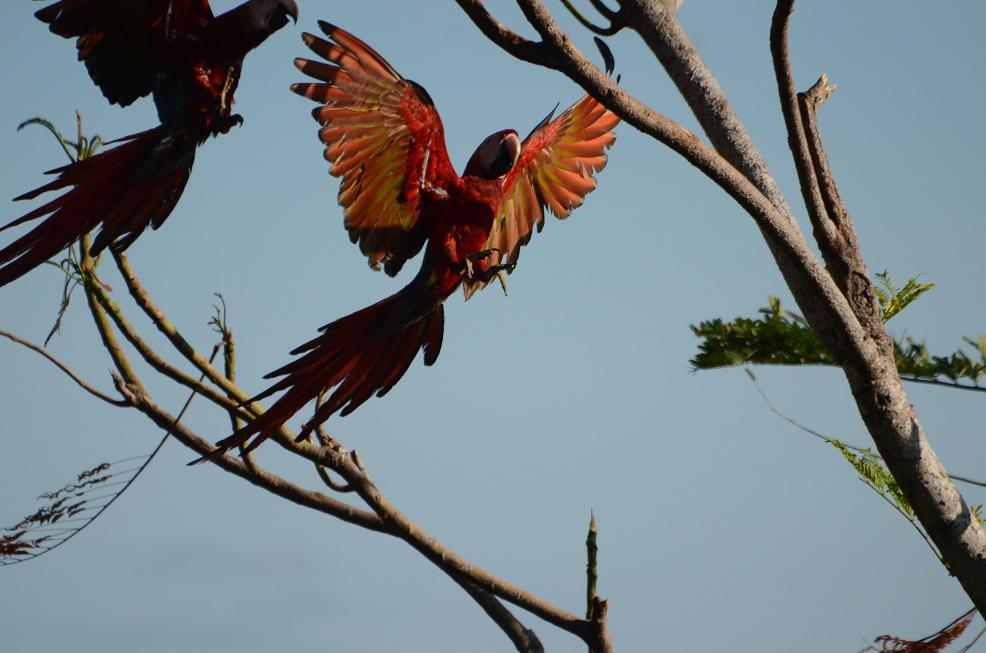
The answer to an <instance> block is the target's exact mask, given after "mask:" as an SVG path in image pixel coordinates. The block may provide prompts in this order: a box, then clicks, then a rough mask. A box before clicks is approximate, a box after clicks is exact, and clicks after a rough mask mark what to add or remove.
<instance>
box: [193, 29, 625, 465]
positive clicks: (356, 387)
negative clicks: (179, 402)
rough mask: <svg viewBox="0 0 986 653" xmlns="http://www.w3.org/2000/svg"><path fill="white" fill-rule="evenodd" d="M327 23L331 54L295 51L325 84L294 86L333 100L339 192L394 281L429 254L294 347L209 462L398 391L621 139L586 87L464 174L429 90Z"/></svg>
mask: <svg viewBox="0 0 986 653" xmlns="http://www.w3.org/2000/svg"><path fill="white" fill-rule="evenodd" d="M319 26H320V27H321V29H322V31H323V32H324V33H325V35H326V36H327V37H328V38H329V39H330V40H329V41H326V40H324V39H321V38H319V37H316V36H313V35H311V34H307V33H306V34H304V35H303V36H302V38H303V40H304V42H305V43H306V44H307V45H308V47H309V48H310V49H311V50H312V51H313V52H314V53H315V54H317V55H319V57H321V58H322V59H323V60H324V61H317V60H308V59H296V60H295V64H296V66H297V67H298V68H299V69H300V70H301V71H302V72H303V73H305V74H307V75H309V76H310V77H312V78H314V79H315V80H318V81H317V82H313V83H302V84H294V85H293V86H292V87H291V88H292V90H293V91H294V92H295V93H298V94H299V95H302V96H304V97H306V98H309V99H311V100H315V101H316V102H319V103H320V104H321V106H319V107H318V108H316V109H315V110H314V111H313V115H314V117H315V119H316V120H317V121H318V122H319V123H320V124H321V125H322V128H321V130H320V131H319V138H320V139H321V141H322V143H324V144H325V158H326V159H327V160H328V162H329V164H330V168H329V172H330V173H331V174H332V175H333V176H335V177H340V178H341V184H340V188H339V197H338V200H339V204H340V205H341V206H342V207H343V212H344V216H345V226H346V229H347V230H348V231H349V237H350V240H351V241H352V242H353V243H357V244H358V245H359V248H360V250H361V251H362V253H363V254H364V255H365V256H366V257H367V258H368V260H369V263H370V266H371V267H373V268H379V267H380V266H381V265H382V266H383V269H384V270H385V271H386V273H387V274H389V275H391V276H394V275H396V274H397V273H398V272H399V271H400V269H401V267H402V266H403V265H404V263H405V262H406V261H407V260H408V259H410V258H412V257H414V256H415V255H417V254H418V252H419V251H420V250H421V249H422V248H424V250H425V253H424V257H423V260H422V262H421V268H420V270H419V271H418V273H417V275H416V276H415V277H414V279H413V280H412V281H411V282H410V283H409V284H408V285H407V286H405V287H404V288H403V289H402V290H400V291H399V292H397V293H396V294H394V295H391V296H390V297H388V298H386V299H384V300H382V301H379V302H377V303H376V304H373V305H372V306H369V307H367V308H364V309H362V310H360V311H357V312H356V313H353V314H352V315H348V316H346V317H343V318H341V319H339V320H336V321H335V322H332V323H331V324H328V325H326V326H324V327H322V328H321V329H320V331H321V332H322V333H321V335H320V336H318V337H316V338H315V339H313V340H311V341H309V342H307V343H305V344H303V345H301V346H300V347H298V348H297V349H295V350H294V351H292V352H291V353H292V354H293V355H298V354H303V355H302V356H301V358H298V359H296V360H294V361H293V362H291V363H288V364H287V365H285V366H284V367H281V368H280V369H277V370H274V371H273V372H271V373H270V374H268V375H267V376H266V377H265V378H273V377H280V376H283V377H284V378H282V379H281V380H279V381H277V382H276V383H274V384H273V385H271V386H270V387H269V388H267V389H266V390H264V391H263V392H261V393H260V394H259V395H257V396H256V397H254V399H253V400H254V401H255V400H260V399H263V398H265V397H268V396H270V395H272V394H273V393H276V392H278V391H281V390H287V392H285V393H284V394H283V395H282V396H281V397H280V398H279V399H278V400H277V401H276V402H275V403H274V404H273V405H272V406H271V407H270V409H269V410H267V412H265V413H264V414H263V415H261V416H259V417H257V418H256V419H254V420H252V421H251V422H249V423H248V424H246V425H245V426H243V428H241V429H239V430H238V431H236V432H235V433H234V434H233V435H231V436H229V437H227V438H225V439H223V440H221V441H219V442H217V443H216V447H217V448H216V449H215V451H214V452H213V453H212V454H211V455H210V456H208V457H207V458H214V457H217V456H220V455H222V454H223V453H225V452H226V451H228V450H229V449H231V448H233V447H239V446H244V445H245V450H251V449H253V448H255V447H257V446H258V445H259V444H260V443H261V442H263V441H264V440H265V439H266V438H268V437H269V436H270V435H271V434H272V433H273V432H274V431H276V430H277V429H278V428H279V427H280V426H281V425H282V424H284V422H285V421H287V419H288V418H290V417H291V416H292V415H293V414H295V413H296V412H298V411H299V410H300V409H301V408H302V407H303V406H304V405H305V404H307V403H308V402H310V401H312V400H313V399H315V398H316V397H317V396H319V395H320V394H322V393H323V392H325V391H327V390H328V389H330V388H332V387H333V386H338V387H336V389H335V391H334V392H333V393H332V394H331V396H329V397H328V399H327V400H326V401H325V402H324V403H322V404H321V405H320V406H319V408H318V409H317V411H316V413H315V415H314V416H313V417H312V419H311V420H309V421H308V422H307V424H306V425H305V426H304V427H303V429H302V431H301V435H300V436H299V439H304V438H306V437H307V436H308V434H309V433H310V432H311V430H312V429H313V428H315V427H316V426H317V425H318V424H321V423H322V422H324V421H325V420H326V419H328V418H329V416H331V415H332V414H333V413H335V412H336V411H340V410H341V414H342V415H346V414H349V413H351V412H353V411H354V410H355V409H356V408H357V407H358V406H360V405H361V404H362V403H363V402H365V401H366V400H367V399H369V397H370V396H371V395H372V394H374V393H376V395H377V396H378V397H380V396H383V395H384V394H386V393H387V392H388V391H389V390H390V389H391V388H392V387H393V386H394V384H395V383H397V381H398V380H400V378H401V377H402V376H403V375H404V372H405V371H407V369H408V367H409V366H410V364H411V362H412V361H413V360H414V358H415V356H416V355H417V353H418V351H420V350H424V364H425V365H432V364H433V363H434V362H435V360H436V359H437V358H438V353H439V351H440V350H441V347H442V333H443V330H444V322H445V314H444V309H443V302H444V301H445V300H446V299H447V298H448V297H449V296H450V295H451V294H452V293H453V292H454V291H455V290H456V289H457V288H458V287H459V286H460V285H462V286H463V288H464V291H465V295H466V299H468V298H469V296H471V295H472V294H473V293H474V292H476V291H477V290H479V289H480V288H482V287H484V286H485V285H486V284H487V283H489V282H490V281H491V280H492V279H493V278H495V277H497V276H499V277H500V280H501V282H502V281H503V273H504V271H509V270H512V268H513V266H514V265H515V264H516V262H517V256H518V255H519V253H520V248H521V246H522V245H525V244H527V242H528V241H529V240H530V238H531V232H532V230H533V229H534V228H535V227H537V229H538V231H540V230H541V227H542V226H543V225H544V209H545V208H547V209H548V210H549V211H550V212H551V213H553V214H554V215H555V216H557V217H559V218H565V217H567V216H568V215H569V214H570V213H571V211H572V210H573V209H575V208H577V207H578V206H580V205H581V204H582V201H583V198H584V197H585V196H586V194H588V193H589V192H590V191H591V190H593V189H594V188H595V186H596V182H595V180H594V178H593V174H594V173H596V172H598V171H600V170H602V168H603V167H604V166H605V165H606V150H607V149H608V148H609V147H610V146H611V145H612V144H613V142H614V140H615V138H616V137H615V136H614V134H613V133H612V130H613V128H614V127H615V126H616V125H617V123H618V122H619V118H617V117H616V115H614V114H613V113H611V112H610V111H608V110H607V109H606V108H605V107H604V106H603V105H602V104H600V103H599V102H598V101H597V100H595V99H593V98H592V97H591V96H588V95H587V96H585V97H583V98H582V99H581V100H579V101H578V102H577V103H575V105H574V106H572V107H571V108H570V109H568V110H567V111H565V112H564V113H562V114H561V115H560V116H558V118H556V119H554V120H551V117H552V116H551V114H549V115H548V117H547V118H545V119H544V120H543V121H541V123H540V124H539V125H537V127H535V128H534V130H533V131H532V132H531V134H530V135H529V136H528V137H527V138H526V139H524V141H523V142H521V140H520V138H519V137H518V136H517V132H516V131H514V130H512V129H506V130H503V131H498V132H496V133H494V134H492V135H491V136H489V137H487V138H486V139H485V140H484V141H483V142H482V143H480V145H479V147H478V148H477V149H476V151H475V152H474V153H473V155H472V156H471V157H470V159H469V161H468V163H466V167H465V169H464V170H463V173H462V176H461V177H460V176H459V175H457V174H456V173H455V170H454V169H453V167H452V164H451V162H450V161H449V157H448V154H447V152H446V150H445V137H444V133H443V129H442V122H441V120H440V119H439V116H438V112H437V110H436V109H435V105H434V103H433V102H432V100H431V98H430V97H429V96H428V93H427V92H426V91H425V90H424V88H422V87H421V86H420V85H418V84H417V83H415V82H413V81H411V80H407V79H404V78H403V77H401V76H400V74H398V73H397V71H396V70H394V68H393V67H391V65H390V64H388V63H387V61H385V60H384V58H383V57H381V56H380V55H379V54H377V53H376V52H375V51H374V50H373V49H372V48H370V47H369V46H368V45H366V44H365V43H363V42H362V41H360V40H359V39H358V38H356V37H355V36H353V35H352V34H349V33H347V32H345V31H343V30H341V29H339V28H338V27H335V26H333V25H330V24H328V23H325V22H320V23H319ZM553 113H554V112H552V114H553ZM505 290H506V286H505V285H504V291H505ZM252 436H255V437H253V441H252V442H250V443H249V444H248V445H247V444H246V443H247V441H248V440H249V439H250V438H251V437H252Z"/></svg>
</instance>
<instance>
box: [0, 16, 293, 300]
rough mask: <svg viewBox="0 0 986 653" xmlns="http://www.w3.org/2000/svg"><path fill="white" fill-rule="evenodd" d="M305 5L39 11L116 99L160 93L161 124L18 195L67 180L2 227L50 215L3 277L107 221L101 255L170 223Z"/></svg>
mask: <svg viewBox="0 0 986 653" xmlns="http://www.w3.org/2000/svg"><path fill="white" fill-rule="evenodd" d="M297 13H298V9H297V6H296V5H295V3H294V0H248V1H247V2H245V3H243V4H242V5H240V6H238V7H236V8H234V9H231V10H230V11H228V12H226V13H224V14H222V15H220V16H218V17H215V16H213V14H212V10H211V8H210V7H209V3H208V0H144V1H142V2H137V1H134V0H59V1H58V2H55V3H53V4H51V5H49V6H47V7H45V8H43V9H41V10H39V11H38V12H37V13H36V14H35V16H37V18H38V19H39V20H41V21H42V22H44V23H46V24H48V25H49V28H50V30H51V31H52V32H53V33H55V34H57V35H59V36H62V37H64V38H74V39H76V46H77V48H78V51H79V59H80V60H81V61H83V62H84V63H85V65H86V68H87V70H88V71H89V75H90V77H91V78H92V80H93V82H94V83H95V84H96V85H97V86H98V87H99V88H100V90H101V91H102V92H103V95H104V96H106V99H107V100H109V101H110V102H111V103H113V104H119V105H120V106H126V105H128V104H130V103H132V102H134V101H135V100H136V99H138V98H140V97H143V96H145V95H148V94H153V97H154V103H155V106H156V107H157V112H158V118H159V119H160V120H161V125H160V126H159V127H157V128H155V129H150V130H148V131H144V132H141V133H139V134H132V135H130V136H126V137H124V138H121V139H119V140H118V141H116V142H115V143H116V144H115V146H114V147H112V148H111V149H108V150H105V151H103V152H101V153H99V154H96V155H94V156H92V157H90V158H88V159H85V160H83V161H78V162H75V163H71V164H69V165H67V166H64V167H61V168H57V169H55V170H52V171H50V174H57V175H58V177H57V178H56V179H55V180H54V181H52V182H50V183H48V184H45V185H43V186H41V187H39V188H37V189H35V190H33V191H31V192H28V193H25V194H23V195H21V196H20V197H17V198H15V199H18V200H22V199H33V198H35V197H37V196H38V195H40V194H42V193H46V192H49V191H55V190H63V189H68V190H65V192H64V193H63V194H62V195H61V196H59V197H57V198H55V199H54V200H51V201H50V202H48V203H46V204H44V205H42V206H40V207H38V208H37V209H34V210H33V211H30V212H28V213H27V214H25V215H23V216H21V217H20V218H18V219H16V220H14V221H13V222H10V223H9V224H7V225H5V226H4V227H2V228H0V231H3V230H4V229H9V228H11V227H14V226H16V225H19V224H22V223H24V222H27V221H30V220H34V219H37V218H42V217H43V218H44V220H43V221H42V222H41V223H40V224H38V225H37V226H36V227H34V228H33V229H32V230H31V231H29V232H28V233H26V234H24V235H23V236H21V237H19V238H17V239H16V240H15V241H14V242H12V243H10V244H9V245H7V246H5V247H4V248H3V249H0V286H2V285H4V284H7V283H10V282H11V281H13V280H15V279H17V278H19V277H20V276H22V275H23V274H25V273H27V272H28V271H30V270H32V269H34V268H35V267H37V266H38V265H40V264H42V263H43V262H45V261H46V260H48V259H49V258H51V257H52V256H55V255H56V254H57V253H58V252H59V251H61V250H62V249H64V248H65V247H67V246H68V245H70V244H72V243H73V242H74V241H75V240H77V239H78V238H80V237H81V236H82V235H84V234H86V233H88V232H90V231H92V230H93V229H95V228H96V227H98V226H100V225H102V228H101V229H100V232H99V234H98V236H97V237H96V239H95V241H94V245H93V253H94V254H95V253H98V252H99V251H101V250H102V249H104V248H105V247H106V246H108V245H110V244H111V243H116V244H117V245H118V246H119V247H121V248H126V247H127V246H128V245H130V244H131V243H132V242H133V241H134V240H135V239H136V238H137V237H138V236H140V234H141V233H142V232H143V231H144V229H146V228H147V227H148V226H151V227H152V228H155V229H156V228H157V227H159V226H161V224H162V223H163V222H164V221H165V219H167V217H168V216H169V215H170V214H171V212H172V210H174V207H175V204H176V203H177V202H178V199H179V198H180V197H181V193H182V191H183V190H184V188H185V183H186V182H187V181H188V177H189V175H190V174H191V170H192V163H193V162H194V160H195V149H196V148H197V147H198V146H199V145H200V144H202V143H203V142H204V141H205V140H206V139H208V138H209V137H210V136H215V135H218V134H221V133H226V132H228V131H229V130H230V129H231V128H232V127H233V126H234V125H236V124H238V123H240V122H242V118H240V117H239V116H237V115H233V114H232V112H231V108H232V104H233V94H234V92H235V91H236V86H237V84H238V83H239V78H240V73H241V70H242V66H243V58H244V57H245V56H246V54H247V53H248V52H249V51H250V50H252V49H253V48H255V47H257V46H258V45H260V44H261V43H262V42H263V41H264V40H265V39H266V38H267V37H268V36H270V34H272V33H274V32H275V31H277V30H278V29H280V28H281V27H283V26H284V24H286V22H287V18H288V16H293V17H295V18H297ZM45 216H47V217H45Z"/></svg>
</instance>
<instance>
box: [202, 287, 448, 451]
mask: <svg viewBox="0 0 986 653" xmlns="http://www.w3.org/2000/svg"><path fill="white" fill-rule="evenodd" d="M422 290H423V289H422V287H421V285H420V284H419V283H418V282H417V280H415V281H412V282H411V284H410V285H408V286H407V287H405V288H404V289H403V290H401V291H400V292H398V293H397V294H395V295H391V296H390V297H388V298H386V299H384V300H382V301H380V302H377V303H376V304H373V305H372V306H368V307H366V308H364V309H362V310H360V311H357V312H355V313H353V314H352V315H347V316H346V317H344V318H341V319H339V320H336V321H335V322H332V323H331V324H328V325H326V326H324V327H322V328H321V329H320V330H321V331H322V334H321V335H319V336H318V337H317V338H314V339H313V340H310V341H309V342H306V343H305V344H303V345H301V346H300V347H298V348H296V349H295V350H294V351H292V352H291V353H292V354H303V355H302V356H301V358H298V359H297V360H294V361H292V362H291V363H288V364H287V365H285V366H283V367H281V368H279V369H277V370H275V371H273V372H271V373H270V374H268V375H267V376H266V377H265V378H273V377H279V376H281V377H284V378H282V379H280V380H279V381H278V382H276V383H274V384H273V385H272V386H270V387H269V388H267V389H266V390H264V391H263V392H261V393H260V394H258V395H257V396H255V397H253V398H252V399H250V402H253V401H258V400H260V399H264V398H266V397H269V396H270V395H272V394H274V393H276V392H279V391H281V390H287V392H285V393H284V395H283V396H281V397H280V398H279V399H278V400H277V401H275V402H274V404H273V405H272V406H271V407H270V408H269V409H268V410H267V412H265V413H264V414H263V415H261V416H260V417H258V418H256V419H254V420H253V421H251V422H250V423H249V424H247V425H246V426H244V427H243V428H241V429H240V430H238V431H237V432H236V433H233V434H232V435H231V436H229V437H227V438H225V439H223V440H220V441H219V442H217V443H216V450H215V451H214V452H212V453H211V454H210V455H209V456H207V457H206V458H201V459H199V460H197V461H195V462H200V461H202V460H206V459H207V458H217V457H219V456H222V455H223V454H225V453H226V452H227V451H229V450H230V449H233V448H236V447H240V446H242V445H244V444H246V443H247V441H249V440H250V438H251V437H252V438H253V441H252V442H250V444H249V445H247V446H246V451H250V450H253V449H255V448H256V447H257V446H259V445H260V443H262V442H263V441H264V440H266V439H267V438H269V437H270V436H271V435H273V433H274V432H275V431H277V430H278V429H279V428H280V427H281V426H282V425H283V424H284V423H285V422H286V421H287V420H288V419H290V418H291V416H292V415H294V414H295V413H297V412H298V411H299V410H301V408H302V407H303V406H305V404H307V403H309V402H311V401H313V400H314V399H315V398H316V397H318V395H319V394H320V393H321V392H323V391H326V390H328V389H329V388H332V387H334V386H338V387H336V389H335V390H334V391H333V392H332V394H331V395H330V396H329V398H328V399H327V400H326V401H325V403H324V404H322V406H321V407H320V408H319V409H318V411H317V412H316V414H315V416H314V417H312V419H311V420H310V421H309V422H308V423H307V424H306V425H305V426H304V428H303V429H302V432H301V435H300V436H299V438H304V437H306V436H307V435H308V433H310V432H311V430H312V429H314V428H315V427H316V426H317V425H318V424H321V423H322V422H324V421H325V420H327V419H328V418H329V417H330V416H331V415H332V414H334V413H336V412H337V411H340V409H341V413H340V414H341V415H348V414H349V413H351V412H353V411H354V410H356V408H358V407H359V406H360V405H361V404H362V403H363V402H365V401H366V400H367V399H369V398H370V397H371V396H372V395H373V394H376V395H377V396H378V397H381V396H383V395H384V394H386V393H387V392H388V391H390V389H391V388H392V387H394V384H396V383H397V382H398V381H399V380H400V379H401V377H402V376H404V373H405V372H406V371H407V369H408V367H410V365H411V363H412V362H413V361H414V358H415V356H416V355H417V353H418V351H420V350H424V362H425V365H431V364H433V363H434V362H435V361H436V360H437V359H438V353H439V351H440V350H441V347H442V335H443V332H444V323H445V317H444V309H443V308H442V304H441V303H440V302H436V301H434V300H432V299H430V298H429V297H428V295H427V293H424V292H422ZM245 403H249V402H245ZM254 436H255V437H254Z"/></svg>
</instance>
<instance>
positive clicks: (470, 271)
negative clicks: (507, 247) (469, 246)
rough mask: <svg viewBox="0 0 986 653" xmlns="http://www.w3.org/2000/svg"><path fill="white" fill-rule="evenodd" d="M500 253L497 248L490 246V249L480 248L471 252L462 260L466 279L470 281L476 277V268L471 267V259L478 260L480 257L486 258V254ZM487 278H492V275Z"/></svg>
mask: <svg viewBox="0 0 986 653" xmlns="http://www.w3.org/2000/svg"><path fill="white" fill-rule="evenodd" d="M500 253H502V252H501V250H500V249H499V248H497V247H491V248H490V249H481V250H479V251H478V252H473V253H472V254H470V255H469V256H467V257H466V260H464V261H463V262H462V264H463V265H464V266H465V267H466V279H468V280H469V281H472V280H473V279H475V278H476V270H475V269H474V268H473V265H472V264H473V261H478V260H480V259H484V258H486V257H487V256H492V255H493V254H500ZM492 267H496V266H492ZM489 278H491V279H492V277H489Z"/></svg>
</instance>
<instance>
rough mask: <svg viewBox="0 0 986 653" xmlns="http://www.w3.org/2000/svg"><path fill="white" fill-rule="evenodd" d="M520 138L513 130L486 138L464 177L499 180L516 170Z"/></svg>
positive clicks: (477, 149) (478, 148)
mask: <svg viewBox="0 0 986 653" xmlns="http://www.w3.org/2000/svg"><path fill="white" fill-rule="evenodd" d="M520 150H521V144H520V138H519V137H518V136H517V132H515V131H514V130H512V129H504V130H503V131H500V132H497V133H495V134H491V135H490V136H487V137H486V140H484V141H483V142H482V143H480V144H479V147H477V148H476V151H475V152H473V154H472V156H471V157H469V163H467V164H466V170H465V172H464V173H463V175H464V176H474V177H481V178H482V179H499V178H500V177H502V176H503V175H505V174H507V173H508V172H510V171H511V170H513V169H514V166H515V165H517V160H518V159H520Z"/></svg>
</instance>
